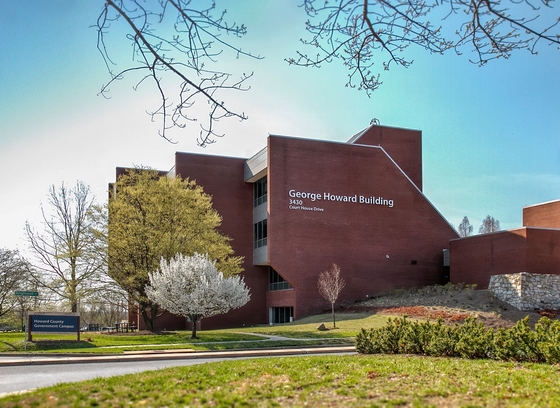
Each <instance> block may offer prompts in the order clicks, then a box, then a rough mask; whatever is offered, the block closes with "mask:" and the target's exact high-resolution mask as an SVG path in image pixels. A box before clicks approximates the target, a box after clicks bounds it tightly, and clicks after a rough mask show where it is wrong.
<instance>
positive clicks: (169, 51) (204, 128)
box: [97, 0, 260, 146]
mask: <svg viewBox="0 0 560 408" xmlns="http://www.w3.org/2000/svg"><path fill="white" fill-rule="evenodd" d="M191 3H193V2H192V1H191V0H158V1H157V2H154V3H153V4H151V6H152V7H154V9H151V10H148V9H147V8H145V7H143V2H141V0H106V1H105V6H104V8H103V11H102V12H101V14H100V15H99V17H98V20H97V30H98V40H97V48H98V50H99V51H100V53H101V55H102V56H103V59H104V61H105V65H106V66H107V69H108V71H109V73H110V75H111V79H110V81H109V82H108V83H107V84H105V85H103V86H102V88H101V91H100V94H101V95H103V96H105V97H107V93H108V92H109V90H110V86H111V85H112V84H113V83H115V82H116V81H118V80H121V79H123V78H124V77H125V76H128V75H132V74H133V73H140V74H141V75H142V76H141V78H140V79H139V80H138V82H137V84H136V88H137V87H138V86H139V85H140V84H142V83H144V82H145V81H146V80H148V79H149V80H150V82H152V83H153V84H154V85H155V88H156V90H157V92H158V94H159V98H160V102H161V103H160V105H159V107H158V108H156V109H155V110H153V111H151V112H148V113H149V114H150V115H151V117H152V121H156V120H161V122H162V126H161V128H160V131H159V134H160V136H161V137H163V138H165V139H167V140H169V141H172V140H171V138H170V137H168V136H167V131H168V130H169V129H170V128H173V127H177V128H185V127H186V125H187V123H188V122H194V121H197V118H196V114H195V115H191V114H190V111H191V110H192V109H193V107H194V106H195V105H196V104H197V103H199V104H206V105H207V106H208V108H207V109H208V117H207V119H206V120H205V121H204V123H202V124H200V133H199V137H198V139H197V142H198V144H199V145H200V146H206V145H208V144H211V143H214V141H215V138H216V137H221V136H223V134H221V133H218V132H217V131H216V129H215V125H216V122H218V121H220V120H221V119H224V118H237V119H238V120H245V119H247V116H246V115H245V113H243V112H238V111H234V110H231V109H230V108H228V107H227V106H226V103H225V102H224V101H223V100H222V97H223V96H222V95H223V94H227V93H229V91H246V90H248V89H249V87H248V86H247V84H246V82H247V80H248V79H249V78H251V77H252V76H253V73H252V72H251V73H249V74H246V73H243V74H241V75H240V77H239V78H238V79H237V80H235V79H234V78H233V75H232V74H231V73H228V72H225V71H223V70H221V69H218V70H214V69H211V68H210V66H211V65H215V63H216V61H217V57H218V56H220V55H221V54H222V52H223V50H224V49H226V50H229V51H233V52H234V53H235V54H236V56H237V57H239V56H246V57H250V58H260V57H258V56H254V55H252V54H251V53H249V52H246V51H244V50H242V49H241V48H240V47H237V46H235V45H233V43H231V42H230V39H231V38H232V37H233V38H240V37H242V36H243V35H245V33H246V32H247V29H246V27H245V26H244V25H238V24H235V23H234V24H232V25H229V24H228V23H227V22H225V21H224V17H225V14H226V11H223V12H222V13H221V14H220V15H219V16H218V17H214V16H213V14H212V12H214V11H215V3H214V2H211V3H210V4H209V5H207V6H200V2H195V4H196V5H193V6H191ZM120 20H124V22H125V23H126V25H127V26H128V28H129V29H130V30H131V31H132V33H131V34H129V35H128V36H127V39H128V40H129V41H131V43H132V44H133V66H131V67H127V68H124V69H121V70H119V71H114V70H113V67H114V66H115V63H114V62H113V60H112V58H111V57H110V55H109V52H108V49H107V46H106V42H105V40H106V36H107V34H108V32H109V29H110V28H111V25H112V24H114V23H117V22H119V21H120ZM166 23H167V25H171V26H172V27H173V31H174V34H171V35H169V34H168V33H166V29H167V28H166V26H165V24H166ZM158 24H162V25H163V28H161V31H162V33H163V34H162V35H159V34H158V31H157V30H156V29H155V26H156V25H158ZM222 34H225V35H227V36H231V37H227V38H223V37H222V36H221V35H222ZM216 45H218V47H217V48H215V46H216ZM176 80H178V81H180V85H179V86H178V87H177V86H174V85H173V82H174V81H176ZM172 89H173V90H172ZM172 95H175V96H174V97H171V96H172Z"/></svg>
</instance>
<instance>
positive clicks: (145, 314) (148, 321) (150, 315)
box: [140, 304, 159, 332]
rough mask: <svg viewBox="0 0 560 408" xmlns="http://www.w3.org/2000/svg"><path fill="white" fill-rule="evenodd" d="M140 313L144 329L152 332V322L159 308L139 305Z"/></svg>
mask: <svg viewBox="0 0 560 408" xmlns="http://www.w3.org/2000/svg"><path fill="white" fill-rule="evenodd" d="M140 311H141V313H142V318H143V319H144V324H145V325H146V329H147V330H149V331H152V332H153V331H154V326H155V323H154V322H155V320H156V317H157V314H158V311H159V306H158V305H155V304H150V305H147V304H141V305H140Z"/></svg>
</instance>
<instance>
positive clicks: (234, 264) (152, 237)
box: [108, 169, 242, 330]
mask: <svg viewBox="0 0 560 408" xmlns="http://www.w3.org/2000/svg"><path fill="white" fill-rule="evenodd" d="M108 207H109V233H108V246H109V249H108V253H109V258H108V259H109V261H108V262H109V275H110V276H111V277H112V278H113V279H115V280H116V281H117V282H118V283H119V285H120V286H121V287H122V288H123V289H124V290H126V292H127V293H128V294H129V296H130V297H131V300H132V301H134V302H136V303H138V305H139V308H140V313H141V314H142V317H143V318H144V322H145V323H146V327H147V328H148V329H150V330H152V329H153V328H154V320H155V319H156V318H157V316H158V315H159V314H160V312H161V310H160V308H159V306H158V304H157V303H155V302H153V301H151V300H150V299H149V298H148V296H147V294H146V290H145V288H146V285H147V284H148V283H149V278H148V274H149V273H151V272H154V271H157V270H158V269H159V267H160V262H161V259H162V258H163V259H164V260H165V261H169V260H171V259H172V258H173V257H174V256H175V255H176V254H178V253H180V254H183V255H185V256H190V255H193V254H194V253H195V252H198V253H207V254H208V256H209V257H211V258H212V259H215V260H216V267H217V268H218V269H219V270H221V271H223V273H224V275H226V276H231V275H235V274H238V273H240V272H241V271H242V268H241V263H242V258H241V257H236V256H233V250H232V248H231V245H230V243H229V241H230V239H229V238H228V237H226V236H225V235H223V234H222V233H221V232H220V231H219V226H220V225H221V221H222V219H221V217H220V215H219V214H218V213H217V212H216V210H214V208H213V207H212V199H211V197H210V196H209V195H208V194H205V193H204V191H203V189H202V187H200V186H197V185H196V183H195V182H194V181H189V180H187V179H181V178H179V177H177V178H170V177H167V176H162V175H161V174H160V173H159V172H157V171H154V170H149V169H132V170H129V171H128V172H127V173H126V174H124V175H121V176H120V177H119V178H118V180H117V182H116V183H115V184H114V187H113V192H112V197H111V198H110V199H109V206H108Z"/></svg>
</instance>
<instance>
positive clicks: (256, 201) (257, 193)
mask: <svg viewBox="0 0 560 408" xmlns="http://www.w3.org/2000/svg"><path fill="white" fill-rule="evenodd" d="M267 189H268V183H267V181H266V176H264V177H263V178H261V179H259V180H257V181H256V182H255V184H253V207H256V206H258V205H261V204H263V203H266V196H267Z"/></svg>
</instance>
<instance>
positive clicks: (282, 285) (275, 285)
mask: <svg viewBox="0 0 560 408" xmlns="http://www.w3.org/2000/svg"><path fill="white" fill-rule="evenodd" d="M291 288H292V287H291V286H290V284H289V283H288V282H287V281H286V280H285V279H284V278H283V277H282V276H280V274H279V273H278V272H276V271H275V270H274V269H273V268H272V267H271V268H269V272H268V290H271V291H272V290H286V289H291Z"/></svg>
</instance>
